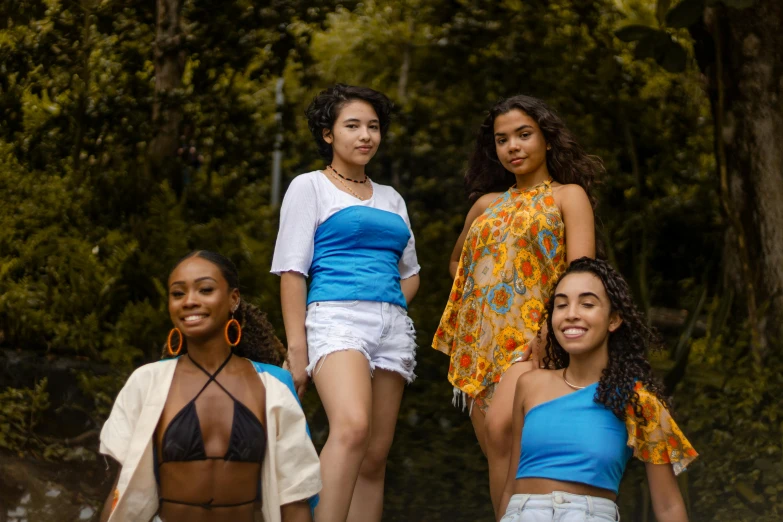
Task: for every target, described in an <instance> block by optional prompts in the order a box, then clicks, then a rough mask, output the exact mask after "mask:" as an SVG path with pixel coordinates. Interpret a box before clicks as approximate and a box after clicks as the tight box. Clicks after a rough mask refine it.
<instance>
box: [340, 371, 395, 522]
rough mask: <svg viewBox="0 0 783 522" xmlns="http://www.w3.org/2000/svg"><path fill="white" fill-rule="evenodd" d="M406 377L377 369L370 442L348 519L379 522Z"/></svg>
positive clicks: (373, 386)
mask: <svg viewBox="0 0 783 522" xmlns="http://www.w3.org/2000/svg"><path fill="white" fill-rule="evenodd" d="M404 388H405V380H404V379H403V378H402V376H400V374H398V373H396V372H390V371H387V370H380V369H376V370H375V373H374V374H373V378H372V431H371V433H370V445H369V446H368V448H367V453H366V455H365V456H364V460H363V461H362V465H361V468H360V469H359V479H358V480H357V481H356V489H354V492H353V500H351V510H350V511H349V513H348V522H380V521H381V514H382V513H383V485H384V480H385V478H386V458H387V457H388V455H389V450H390V449H391V445H392V441H393V440H394V428H395V426H396V425H397V415H398V414H399V412H400V402H401V401H402V392H403V389H404Z"/></svg>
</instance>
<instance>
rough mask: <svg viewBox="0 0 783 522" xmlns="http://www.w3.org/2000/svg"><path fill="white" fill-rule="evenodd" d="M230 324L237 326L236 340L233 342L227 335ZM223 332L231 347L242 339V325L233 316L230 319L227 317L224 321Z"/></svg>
mask: <svg viewBox="0 0 783 522" xmlns="http://www.w3.org/2000/svg"><path fill="white" fill-rule="evenodd" d="M232 324H234V325H236V327H237V340H236V341H235V342H233V343H232V342H231V339H230V338H229V336H228V330H229V329H230V328H231V325H232ZM223 333H225V335H226V342H227V343H228V345H229V346H231V347H232V348H233V347H234V346H236V345H238V344H239V341H241V340H242V326H241V325H240V324H239V321H237V320H236V319H234V318H233V317H232V318H231V319H229V321H228V322H227V323H226V329H225V331H224V332H223Z"/></svg>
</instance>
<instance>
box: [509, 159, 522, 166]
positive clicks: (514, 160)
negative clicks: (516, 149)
mask: <svg viewBox="0 0 783 522" xmlns="http://www.w3.org/2000/svg"><path fill="white" fill-rule="evenodd" d="M523 161H525V158H514V159H512V160H511V164H512V165H522V162H523Z"/></svg>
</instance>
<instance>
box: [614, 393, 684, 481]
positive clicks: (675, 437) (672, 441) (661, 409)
mask: <svg viewBox="0 0 783 522" xmlns="http://www.w3.org/2000/svg"><path fill="white" fill-rule="evenodd" d="M636 392H637V393H638V394H639V404H640V405H641V407H642V414H643V416H644V419H645V420H646V421H647V423H646V424H644V423H643V421H642V419H639V418H638V417H637V416H636V415H635V413H634V411H633V408H632V407H631V406H628V411H627V413H628V415H627V417H626V420H625V427H626V429H627V430H628V446H629V447H630V448H631V449H633V456H634V457H636V458H637V459H639V460H641V461H642V462H650V463H652V464H671V465H672V467H673V468H674V474H675V475H679V474H680V473H682V472H683V471H685V468H686V467H687V466H688V465H689V464H690V463H691V462H692V461H693V460H694V459H695V458H696V457H698V456H699V454H698V453H696V450H695V449H693V446H691V443H690V442H688V439H686V438H685V435H683V434H682V431H680V428H679V426H677V423H675V422H674V419H673V418H672V416H671V414H670V413H669V411H668V410H667V409H666V407H665V406H664V405H663V404H662V403H661V401H660V400H658V398H657V397H656V396H655V394H653V393H650V392H649V391H647V390H646V389H645V388H644V386H643V385H642V383H637V384H636Z"/></svg>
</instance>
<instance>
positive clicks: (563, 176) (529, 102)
mask: <svg viewBox="0 0 783 522" xmlns="http://www.w3.org/2000/svg"><path fill="white" fill-rule="evenodd" d="M514 109H519V110H520V111H522V112H524V113H525V114H527V115H528V116H530V117H531V118H533V120H535V122H536V123H537V124H538V126H539V128H540V129H541V132H543V133H544V139H545V140H546V143H547V144H548V145H549V146H551V149H550V150H548V151H547V153H546V166H547V169H548V170H549V175H550V176H552V179H554V180H555V181H557V182H558V183H562V184H563V185H566V184H569V183H574V184H576V185H579V186H580V187H582V188H583V189H584V190H585V192H586V193H587V196H588V197H589V198H590V203H591V204H592V206H593V208H595V205H596V201H595V198H594V197H593V194H592V192H591V190H592V187H593V184H594V183H595V182H596V177H597V176H599V175H600V174H602V173H603V172H605V169H604V164H603V162H602V161H601V159H600V158H598V157H597V156H591V155H589V154H587V153H586V152H585V151H584V149H582V147H581V146H580V145H579V143H577V141H576V138H575V137H574V135H573V134H572V133H571V131H569V130H568V128H567V127H566V125H565V123H564V122H563V120H561V119H560V117H559V116H558V115H557V114H556V113H555V111H553V110H552V109H550V108H549V107H548V106H547V104H546V103H544V102H543V101H541V100H539V99H538V98H534V97H532V96H525V95H524V94H520V95H517V96H512V97H511V98H506V99H504V100H501V101H499V102H498V103H496V104H495V106H494V107H492V109H490V111H489V114H487V117H486V118H485V119H484V122H483V123H482V124H481V127H479V131H478V134H477V135H476V146H475V148H474V149H473V154H472V155H471V157H470V160H469V162H468V170H467V171H466V173H465V189H466V190H467V193H468V199H470V202H471V203H473V202H475V201H476V200H477V199H478V198H480V197H481V196H483V195H484V194H487V193H489V192H505V191H506V190H508V188H509V187H510V186H511V185H513V184H514V183H515V182H516V178H515V177H514V175H513V174H512V173H511V172H509V171H508V170H506V169H505V168H504V167H503V165H502V164H501V163H500V160H499V159H498V155H497V152H496V150H495V118H497V117H498V116H500V115H501V114H506V113H508V112H511V111H512V110H514Z"/></svg>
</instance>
